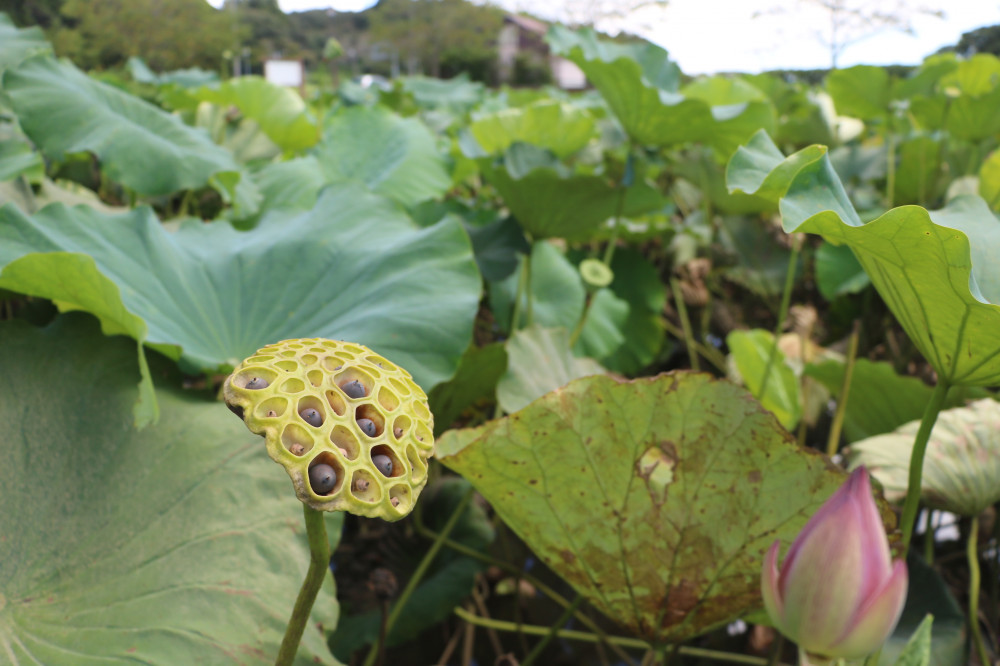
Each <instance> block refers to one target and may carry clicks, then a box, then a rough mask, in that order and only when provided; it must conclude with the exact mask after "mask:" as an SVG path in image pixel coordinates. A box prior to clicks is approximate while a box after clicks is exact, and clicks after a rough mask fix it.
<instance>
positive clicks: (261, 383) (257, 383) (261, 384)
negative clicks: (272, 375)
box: [246, 377, 268, 391]
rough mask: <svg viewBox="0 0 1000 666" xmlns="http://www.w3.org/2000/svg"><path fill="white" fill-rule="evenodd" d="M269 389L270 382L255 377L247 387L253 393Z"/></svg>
mask: <svg viewBox="0 0 1000 666" xmlns="http://www.w3.org/2000/svg"><path fill="white" fill-rule="evenodd" d="M267 387H268V381H267V380H266V379H264V378H263V377H254V378H253V379H251V380H250V381H248V382H247V385H246V388H248V389H250V390H251V391H257V390H259V389H262V388H267Z"/></svg>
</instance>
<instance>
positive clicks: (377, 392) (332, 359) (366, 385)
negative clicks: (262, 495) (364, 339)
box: [223, 338, 434, 520]
mask: <svg viewBox="0 0 1000 666" xmlns="http://www.w3.org/2000/svg"><path fill="white" fill-rule="evenodd" d="M345 386H349V387H350V388H349V389H348V390H347V391H345V390H344V388H343V387H345ZM359 386H360V387H361V388H363V389H364V395H361V392H360V391H359V390H358V387H359ZM223 395H224V397H225V400H226V404H227V405H228V406H229V408H230V409H232V410H233V411H234V412H236V413H237V414H239V413H240V410H242V414H243V421H244V423H246V426H247V428H249V429H250V431H251V432H253V433H256V434H258V435H261V436H263V437H264V438H265V440H266V443H267V452H268V455H270V456H271V458H272V459H273V460H274V461H275V462H277V463H279V464H281V465H282V466H283V467H284V468H285V470H286V471H287V472H288V475H289V476H290V477H291V479H292V484H293V485H294V487H295V493H296V495H298V498H299V499H300V500H302V501H303V502H305V503H306V504H308V505H309V506H310V507H312V508H314V509H317V510H321V511H348V512H350V513H353V514H356V515H359V516H367V517H370V518H374V517H378V518H384V519H386V520H399V519H400V518H403V517H404V516H406V515H407V514H409V513H410V511H411V510H413V506H414V504H415V503H416V500H417V496H418V495H419V494H420V491H421V490H422V489H423V487H424V485H425V484H426V483H427V460H428V458H430V456H431V454H432V453H433V451H434V435H433V432H434V417H433V416H432V415H431V412H430V409H429V408H428V407H427V396H426V394H424V392H423V390H422V389H421V388H420V387H419V386H417V384H416V383H415V382H414V381H413V378H412V377H411V376H410V374H409V373H408V372H406V370H403V369H402V368H400V367H399V366H397V365H395V364H393V363H391V362H389V361H387V360H386V359H384V358H382V357H381V356H379V355H378V354H376V353H374V352H373V351H371V350H370V349H368V348H367V347H363V346H362V345H358V344H354V343H350V342H340V341H336V340H324V339H322V338H305V339H299V340H285V341H284V342H278V343H275V344H272V345H268V346H266V347H263V348H261V349H259V350H258V351H257V352H256V353H255V354H254V355H253V356H251V357H250V358H248V359H246V360H245V361H243V362H242V363H241V364H240V365H239V366H237V368H236V369H235V370H234V371H233V374H231V375H230V376H229V377H228V378H227V379H226V382H225V384H224V386H223ZM359 396H360V397H359ZM317 422H318V423H319V425H318V426H317V425H315V424H316V423H317ZM359 422H360V423H361V424H362V425H359ZM386 458H388V460H389V462H390V464H389V465H385V459H386ZM375 460H377V461H379V462H380V463H382V466H381V469H380V468H379V467H378V466H376V464H375V462H373V461H375ZM317 465H329V466H330V467H331V468H332V469H333V471H334V473H335V475H336V481H335V482H334V485H333V488H332V489H330V490H329V492H326V493H325V494H318V493H317V491H316V489H315V488H314V487H313V484H311V483H310V468H312V467H314V466H317ZM386 468H388V469H390V470H391V472H390V474H389V475H386V474H384V473H383V472H382V471H381V470H384V469H386ZM315 476H316V475H314V477H315ZM320 489H321V490H323V489H324V488H323V486H320Z"/></svg>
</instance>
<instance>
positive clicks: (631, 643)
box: [454, 606, 767, 666]
mask: <svg viewBox="0 0 1000 666" xmlns="http://www.w3.org/2000/svg"><path fill="white" fill-rule="evenodd" d="M454 612H455V615H457V616H458V617H460V618H461V619H463V620H465V621H466V622H468V623H469V624H473V625H476V626H478V627H491V628H493V629H496V630H497V631H511V632H516V631H522V632H524V633H526V634H530V635H532V636H547V635H548V634H549V632H550V631H552V627H539V626H537V625H532V624H520V625H519V624H517V623H516V622H509V621H507V620H494V619H492V618H484V617H479V616H478V615H475V614H473V613H470V612H469V611H467V610H465V609H464V608H462V607H461V606H458V607H456V608H455V611H454ZM555 635H556V637H557V638H563V639H566V640H571V641H583V642H586V643H598V642H601V640H602V639H601V637H599V636H597V635H596V634H592V633H589V632H586V631H575V630H573V629H557V630H556V631H555ZM603 640H606V641H607V642H609V643H611V644H612V645H619V646H621V647H624V648H633V649H637V650H649V649H650V647H651V646H650V644H649V643H648V642H646V641H644V640H642V639H639V638H629V637H626V636H607V637H605V638H604V639H603ZM678 654H683V655H686V656H689V657H696V658H699V659H712V660H714V661H721V662H728V663H730V664H750V666H767V659H764V658H763V657H753V656H750V655H745V654H735V653H732V652H721V651H719V650H707V649H704V648H696V647H686V646H682V647H681V648H680V650H678Z"/></svg>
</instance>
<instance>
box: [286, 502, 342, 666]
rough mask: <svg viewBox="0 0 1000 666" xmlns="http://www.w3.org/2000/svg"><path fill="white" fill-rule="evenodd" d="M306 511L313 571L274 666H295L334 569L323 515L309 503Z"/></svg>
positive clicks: (305, 585)
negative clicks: (297, 655) (304, 637)
mask: <svg viewBox="0 0 1000 666" xmlns="http://www.w3.org/2000/svg"><path fill="white" fill-rule="evenodd" d="M302 510H303V514H304V515H305V521H306V534H307V535H308V537H309V571H308V572H307V573H306V579H305V580H304V581H302V588H301V589H300V590H299V596H298V598H297V599H296V600H295V607H294V608H293V609H292V617H291V619H290V620H289V621H288V627H287V628H286V629H285V637H284V638H283V639H282V641H281V648H280V649H279V650H278V658H277V660H276V661H275V662H274V666H291V664H292V662H294V661H295V654H296V653H297V652H298V651H299V643H300V642H301V641H302V634H303V633H304V631H305V628H306V624H307V623H308V621H309V615H310V613H312V607H313V604H314V603H315V602H316V595H317V594H319V590H320V588H321V587H323V581H324V580H326V573H327V571H329V569H330V541H329V539H327V536H326V523H325V522H324V517H323V512H322V511H317V510H316V509H313V508H312V507H310V506H308V505H307V504H303V505H302Z"/></svg>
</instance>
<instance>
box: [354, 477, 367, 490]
mask: <svg viewBox="0 0 1000 666" xmlns="http://www.w3.org/2000/svg"><path fill="white" fill-rule="evenodd" d="M368 486H369V483H368V479H354V489H355V490H357V491H358V492H362V493H363V492H364V491H366V490H368Z"/></svg>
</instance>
